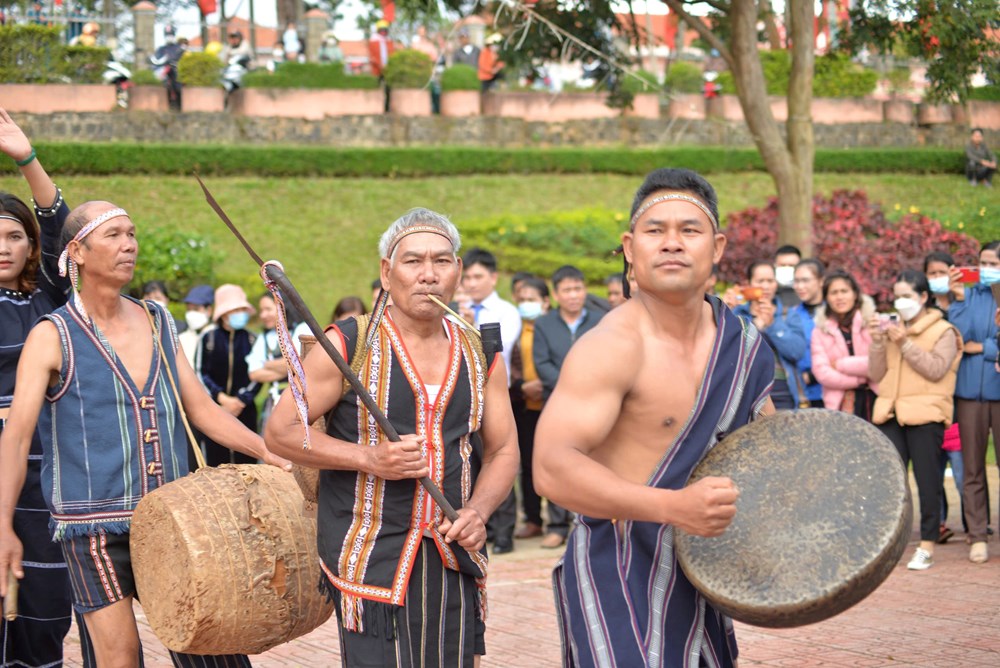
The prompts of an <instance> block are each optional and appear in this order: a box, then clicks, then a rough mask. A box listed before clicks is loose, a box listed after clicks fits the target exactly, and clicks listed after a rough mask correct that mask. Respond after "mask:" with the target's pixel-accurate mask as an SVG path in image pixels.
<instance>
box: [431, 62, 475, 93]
mask: <svg viewBox="0 0 1000 668" xmlns="http://www.w3.org/2000/svg"><path fill="white" fill-rule="evenodd" d="M480 85H481V84H480V81H479V73H478V72H476V68H474V67H472V66H471V65H462V64H458V65H453V66H451V67H449V68H448V69H446V70H445V71H444V72H442V73H441V90H444V91H449V90H479V88H480Z"/></svg>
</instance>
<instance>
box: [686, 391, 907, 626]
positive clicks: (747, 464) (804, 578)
mask: <svg viewBox="0 0 1000 668" xmlns="http://www.w3.org/2000/svg"><path fill="white" fill-rule="evenodd" d="M706 476H728V477H729V478H732V480H733V481H734V482H735V483H736V486H737V488H738V489H739V490H740V497H739V500H738V501H737V502H736V508H737V511H736V516H735V518H734V519H733V522H732V524H731V525H730V526H729V528H728V529H727V530H726V532H725V533H724V534H722V535H721V536H719V537H716V538H704V537H698V536H693V535H690V534H686V533H684V532H682V531H678V532H677V535H676V538H675V540H676V549H677V558H678V561H679V562H680V565H681V568H683V569H684V572H685V573H686V574H687V576H688V579H690V580H691V583H692V584H693V585H694V586H695V587H696V588H697V589H698V590H699V591H700V592H701V593H702V594H703V595H704V596H705V598H707V599H708V600H709V602H711V603H712V605H713V606H715V607H716V608H718V609H719V610H721V611H722V612H724V613H726V614H727V615H729V616H731V617H732V618H733V619H737V620H739V621H742V622H746V623H748V624H755V625H757V626H767V627H790V626H801V625H803V624H811V623H813V622H818V621H821V620H823V619H826V618H828V617H831V616H833V615H835V614H838V613H840V612H843V611H844V610H846V609H847V608H849V607H851V606H852V605H854V604H855V603H858V602H859V601H861V600H862V599H863V598H864V597H866V596H867V595H868V594H870V593H871V592H872V591H874V590H875V588H876V587H878V586H879V585H880V584H881V583H882V582H883V581H884V580H885V578H886V577H888V575H889V573H890V572H891V571H892V569H893V567H894V566H895V565H896V563H897V562H898V561H899V558H900V556H901V555H902V553H903V550H904V549H905V548H906V542H907V539H908V538H909V536H910V532H911V531H912V523H913V510H912V507H911V505H910V488H909V484H908V478H907V474H906V470H905V469H904V468H903V464H902V461H901V460H900V458H899V455H898V454H897V452H896V449H895V447H894V446H893V444H892V442H891V441H889V439H888V438H886V437H885V436H884V435H883V434H882V432H880V431H879V430H878V428H876V427H875V426H873V425H871V424H869V423H867V422H865V421H864V420H861V419H859V418H856V417H854V416H853V415H849V414H847V413H842V412H837V411H826V410H800V411H795V412H791V411H789V412H782V413H778V414H777V415H774V416H772V417H767V418H764V419H761V420H757V421H755V422H753V423H751V424H749V425H747V426H745V427H742V428H740V429H738V430H736V431H735V432H733V433H732V434H730V435H729V436H727V437H726V438H724V439H723V440H722V441H721V442H720V443H719V444H717V445H716V446H715V447H714V448H713V449H712V450H711V451H710V452H709V453H708V455H707V456H706V457H705V459H704V460H702V462H701V463H700V464H698V466H697V467H696V468H695V470H694V473H693V474H692V476H691V481H690V482H695V481H696V480H699V479H701V478H704V477H706Z"/></svg>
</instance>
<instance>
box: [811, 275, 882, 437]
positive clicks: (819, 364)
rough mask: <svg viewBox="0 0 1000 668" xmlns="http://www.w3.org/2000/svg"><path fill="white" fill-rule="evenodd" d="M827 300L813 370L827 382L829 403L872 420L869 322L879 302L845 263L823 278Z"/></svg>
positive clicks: (818, 327) (817, 333) (826, 401)
mask: <svg viewBox="0 0 1000 668" xmlns="http://www.w3.org/2000/svg"><path fill="white" fill-rule="evenodd" d="M823 301H824V305H823V306H822V307H821V308H820V310H819V311H817V313H816V327H815V328H814V329H813V333H812V340H811V342H810V344H811V350H812V372H813V376H815V377H816V380H818V381H819V383H820V385H822V386H823V405H824V406H825V407H826V408H829V409H831V410H841V411H845V412H848V413H853V414H855V415H857V416H858V417H860V418H863V419H865V420H871V414H872V413H871V411H872V406H873V405H874V403H875V392H874V389H875V388H874V387H873V384H872V382H871V380H870V379H869V378H868V348H869V346H871V342H872V339H871V334H869V332H868V329H867V327H866V323H867V322H868V320H869V319H870V318H871V317H872V316H874V315H875V303H874V302H873V301H872V299H871V298H870V297H869V296H868V295H863V294H861V290H860V289H859V288H858V282H857V281H855V280H854V277H853V276H851V275H850V274H848V273H847V272H846V271H843V270H841V269H838V270H836V271H833V272H830V273H829V274H827V275H826V277H825V278H824V279H823Z"/></svg>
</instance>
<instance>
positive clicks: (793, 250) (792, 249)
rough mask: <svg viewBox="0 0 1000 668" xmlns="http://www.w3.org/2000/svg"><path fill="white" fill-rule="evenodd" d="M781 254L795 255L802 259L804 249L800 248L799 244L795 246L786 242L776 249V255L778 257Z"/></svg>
mask: <svg viewBox="0 0 1000 668" xmlns="http://www.w3.org/2000/svg"><path fill="white" fill-rule="evenodd" d="M779 255H795V256H797V257H798V258H799V259H800V260H801V259H802V251H800V250H799V249H798V246H793V245H791V244H785V245H784V246H781V247H780V248H778V250H776V251H774V257H778V256H779Z"/></svg>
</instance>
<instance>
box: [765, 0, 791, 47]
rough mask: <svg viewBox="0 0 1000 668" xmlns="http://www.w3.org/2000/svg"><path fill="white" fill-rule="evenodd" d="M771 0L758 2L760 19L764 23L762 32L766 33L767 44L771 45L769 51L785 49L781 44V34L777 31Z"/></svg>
mask: <svg viewBox="0 0 1000 668" xmlns="http://www.w3.org/2000/svg"><path fill="white" fill-rule="evenodd" d="M771 2H772V0H760V19H761V21H763V22H764V32H765V33H767V42H768V44H770V45H771V51H777V50H778V49H783V48H785V45H784V44H782V43H781V33H780V32H779V31H778V22H777V21H775V20H774V6H773V5H772V4H771Z"/></svg>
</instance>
